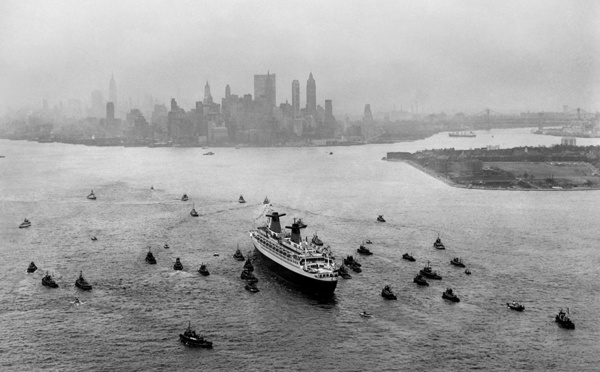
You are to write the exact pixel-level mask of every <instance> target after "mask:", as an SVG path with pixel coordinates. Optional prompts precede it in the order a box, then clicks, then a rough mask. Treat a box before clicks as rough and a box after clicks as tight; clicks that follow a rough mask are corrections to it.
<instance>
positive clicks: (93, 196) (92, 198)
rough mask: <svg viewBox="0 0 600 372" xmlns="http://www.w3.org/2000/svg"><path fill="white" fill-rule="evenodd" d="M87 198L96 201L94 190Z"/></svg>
mask: <svg viewBox="0 0 600 372" xmlns="http://www.w3.org/2000/svg"><path fill="white" fill-rule="evenodd" d="M87 198H88V199H90V200H96V195H94V190H92V192H91V193H90V194H89V195H88V196H87Z"/></svg>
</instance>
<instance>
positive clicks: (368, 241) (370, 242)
mask: <svg viewBox="0 0 600 372" xmlns="http://www.w3.org/2000/svg"><path fill="white" fill-rule="evenodd" d="M365 243H367V244H373V242H372V241H371V239H367V240H366V241H365Z"/></svg>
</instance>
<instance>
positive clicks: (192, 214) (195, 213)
mask: <svg viewBox="0 0 600 372" xmlns="http://www.w3.org/2000/svg"><path fill="white" fill-rule="evenodd" d="M190 216H192V217H198V212H196V206H195V205H194V206H192V210H191V212H190Z"/></svg>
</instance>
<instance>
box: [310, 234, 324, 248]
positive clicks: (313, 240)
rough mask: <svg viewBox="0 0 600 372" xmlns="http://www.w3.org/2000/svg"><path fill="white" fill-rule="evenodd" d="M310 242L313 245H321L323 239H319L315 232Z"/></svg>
mask: <svg viewBox="0 0 600 372" xmlns="http://www.w3.org/2000/svg"><path fill="white" fill-rule="evenodd" d="M311 242H312V243H313V244H314V245H318V246H322V245H323V241H322V240H321V239H319V236H318V235H317V233H315V234H314V235H313V237H312V240H311Z"/></svg>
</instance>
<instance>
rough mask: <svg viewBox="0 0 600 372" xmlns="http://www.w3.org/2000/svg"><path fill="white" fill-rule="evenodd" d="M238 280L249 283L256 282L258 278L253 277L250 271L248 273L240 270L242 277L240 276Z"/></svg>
mask: <svg viewBox="0 0 600 372" xmlns="http://www.w3.org/2000/svg"><path fill="white" fill-rule="evenodd" d="M240 278H242V279H244V280H247V281H248V282H251V283H256V282H258V278H257V277H256V276H254V274H253V273H252V271H249V270H246V269H244V270H242V275H240Z"/></svg>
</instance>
